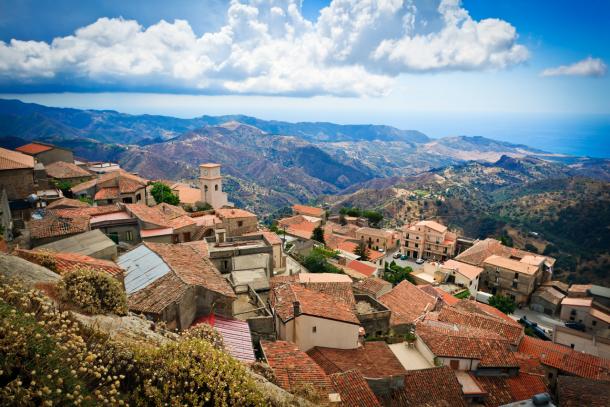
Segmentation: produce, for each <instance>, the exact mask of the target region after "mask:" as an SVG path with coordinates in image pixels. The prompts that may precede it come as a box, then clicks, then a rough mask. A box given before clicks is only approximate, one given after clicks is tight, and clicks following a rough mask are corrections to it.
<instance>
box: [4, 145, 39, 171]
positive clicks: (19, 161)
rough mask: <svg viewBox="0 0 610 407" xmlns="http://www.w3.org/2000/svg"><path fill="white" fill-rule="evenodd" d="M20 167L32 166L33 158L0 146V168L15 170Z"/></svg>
mask: <svg viewBox="0 0 610 407" xmlns="http://www.w3.org/2000/svg"><path fill="white" fill-rule="evenodd" d="M20 168H34V158H33V157H31V156H29V155H25V154H21V153H19V152H17V151H12V150H7V149H5V148H1V147H0V170H16V169H20Z"/></svg>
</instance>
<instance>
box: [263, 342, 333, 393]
mask: <svg viewBox="0 0 610 407" xmlns="http://www.w3.org/2000/svg"><path fill="white" fill-rule="evenodd" d="M261 349H262V351H263V355H264V356H265V359H266V360H267V363H269V366H271V369H273V373H274V374H275V377H276V378H277V381H278V385H279V386H280V387H281V388H283V389H285V390H287V391H289V392H293V391H295V390H298V389H299V388H302V387H303V386H308V385H313V386H315V387H316V388H317V389H319V390H320V392H322V393H325V394H328V393H331V392H332V385H331V382H330V379H329V378H328V376H327V375H326V373H324V370H322V368H321V367H320V366H318V365H317V364H316V362H314V361H313V360H312V359H311V358H310V357H309V356H307V354H306V353H305V352H303V351H302V350H300V349H299V348H298V347H297V346H296V345H295V344H294V343H292V342H286V341H275V342H270V341H265V340H261Z"/></svg>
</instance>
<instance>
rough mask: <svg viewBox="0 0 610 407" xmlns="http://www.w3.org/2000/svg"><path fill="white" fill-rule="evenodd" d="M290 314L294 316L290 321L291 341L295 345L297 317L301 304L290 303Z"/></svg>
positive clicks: (299, 313) (296, 302)
mask: <svg viewBox="0 0 610 407" xmlns="http://www.w3.org/2000/svg"><path fill="white" fill-rule="evenodd" d="M292 313H293V315H294V317H293V319H292V321H293V322H292V341H293V342H294V343H297V317H298V316H299V315H301V303H300V302H298V301H294V302H293V303H292Z"/></svg>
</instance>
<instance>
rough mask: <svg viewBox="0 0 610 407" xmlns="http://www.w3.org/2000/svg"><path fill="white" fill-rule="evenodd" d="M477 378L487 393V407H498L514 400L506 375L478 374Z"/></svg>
mask: <svg viewBox="0 0 610 407" xmlns="http://www.w3.org/2000/svg"><path fill="white" fill-rule="evenodd" d="M476 379H477V382H478V383H479V384H480V385H481V388H482V389H483V390H484V391H485V392H486V393H487V397H485V406H486V407H498V406H502V405H504V404H508V403H512V402H513V401H514V400H513V396H512V395H511V393H510V388H509V386H508V383H507V382H506V379H505V378H504V377H497V376H478V377H477V378H476Z"/></svg>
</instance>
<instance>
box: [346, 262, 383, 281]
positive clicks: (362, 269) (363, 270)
mask: <svg viewBox="0 0 610 407" xmlns="http://www.w3.org/2000/svg"><path fill="white" fill-rule="evenodd" d="M346 267H348V268H350V269H352V270H356V271H357V272H358V273H360V274H364V275H365V276H367V277H370V276H372V275H373V273H375V272H376V271H377V266H374V265H370V264H366V263H363V262H361V261H359V260H352V261H350V262H349V263H347V265H346Z"/></svg>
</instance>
